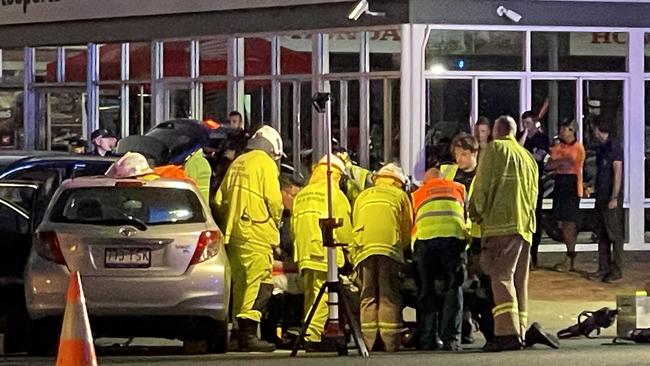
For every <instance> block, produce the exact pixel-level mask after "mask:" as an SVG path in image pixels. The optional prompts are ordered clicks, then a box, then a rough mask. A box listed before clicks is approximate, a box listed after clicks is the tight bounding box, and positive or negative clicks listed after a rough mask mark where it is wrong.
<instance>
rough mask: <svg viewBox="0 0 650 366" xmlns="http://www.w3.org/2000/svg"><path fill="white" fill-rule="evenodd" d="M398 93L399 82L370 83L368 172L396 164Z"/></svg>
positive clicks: (378, 80)
mask: <svg viewBox="0 0 650 366" xmlns="http://www.w3.org/2000/svg"><path fill="white" fill-rule="evenodd" d="M399 91H400V83H399V79H375V80H371V81H370V148H369V150H370V165H369V168H370V169H371V170H376V169H379V168H380V167H381V165H382V164H383V163H389V162H399V98H400V95H399ZM388 126H390V128H389V127H388ZM387 132H388V133H387Z"/></svg>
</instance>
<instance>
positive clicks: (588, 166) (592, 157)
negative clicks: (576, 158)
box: [582, 80, 625, 193]
mask: <svg viewBox="0 0 650 366" xmlns="http://www.w3.org/2000/svg"><path fill="white" fill-rule="evenodd" d="M582 93H583V98H584V101H583V105H584V107H583V120H582V130H583V131H584V132H583V137H582V144H583V145H584V147H585V154H586V158H585V168H584V172H585V173H584V177H583V181H584V183H585V185H586V186H589V187H591V188H592V191H594V189H593V188H594V187H595V183H596V182H595V180H596V168H597V166H596V152H597V151H598V146H599V143H598V141H596V139H595V138H594V137H593V135H592V130H591V126H590V124H589V122H590V120H591V117H592V116H596V115H600V116H602V117H603V118H604V119H605V120H607V121H609V122H610V123H611V124H612V132H611V133H610V138H613V139H615V140H617V141H618V142H619V143H620V144H621V146H625V139H624V137H625V135H624V124H623V112H624V111H623V108H624V103H623V81H622V80H585V81H584V82H583V84H582ZM624 179H625V178H624ZM623 187H625V181H624V182H623ZM592 193H594V192H592Z"/></svg>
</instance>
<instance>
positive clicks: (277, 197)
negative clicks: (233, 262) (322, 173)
mask: <svg viewBox="0 0 650 366" xmlns="http://www.w3.org/2000/svg"><path fill="white" fill-rule="evenodd" d="M278 177H279V171H278V166H277V164H276V163H275V161H273V159H272V158H271V157H270V156H269V155H268V154H267V153H265V152H264V151H261V150H252V151H249V152H247V153H245V154H242V155H241V156H239V157H238V158H237V159H235V161H233V162H232V164H231V165H230V167H229V168H228V171H227V172H226V176H225V177H224V179H223V182H222V183H221V186H220V187H219V190H218V191H217V194H216V197H215V204H216V209H217V212H218V214H219V217H220V219H221V220H220V221H221V222H222V223H223V224H224V225H225V228H222V230H224V235H225V243H226V244H230V245H240V246H242V245H246V246H248V248H249V249H253V250H254V249H256V247H257V248H260V249H261V250H272V249H273V247H275V246H278V245H279V244H280V231H279V225H280V221H281V220H282V210H283V209H284V207H283V204H282V194H281V193H280V181H279V179H278Z"/></svg>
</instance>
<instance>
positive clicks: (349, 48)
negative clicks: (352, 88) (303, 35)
mask: <svg viewBox="0 0 650 366" xmlns="http://www.w3.org/2000/svg"><path fill="white" fill-rule="evenodd" d="M327 37H328V38H329V56H330V72H331V73H336V72H359V70H360V69H359V67H360V65H359V54H360V50H361V46H360V40H359V34H358V33H356V32H346V33H331V34H328V35H327Z"/></svg>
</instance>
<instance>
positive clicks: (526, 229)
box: [469, 116, 557, 352]
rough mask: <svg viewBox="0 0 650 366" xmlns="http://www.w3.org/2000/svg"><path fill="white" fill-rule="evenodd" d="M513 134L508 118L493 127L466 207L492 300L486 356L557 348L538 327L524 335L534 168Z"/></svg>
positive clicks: (514, 127) (513, 124)
mask: <svg viewBox="0 0 650 366" xmlns="http://www.w3.org/2000/svg"><path fill="white" fill-rule="evenodd" d="M516 131H517V123H516V122H515V120H514V119H513V118H512V117H510V116H501V117H499V118H497V119H496V121H495V122H494V127H493V130H492V134H493V137H494V140H493V141H492V142H490V143H489V144H488V146H487V148H485V149H484V150H483V151H481V159H479V165H478V168H477V172H476V178H475V179H474V191H473V194H472V198H471V199H470V202H469V215H470V218H471V219H472V221H473V222H476V223H478V224H479V225H480V226H481V233H482V239H483V243H482V248H481V259H480V263H481V268H482V269H483V270H484V271H485V272H486V273H487V274H488V275H489V276H490V281H491V287H492V292H493V295H494V303H495V307H494V308H493V309H492V315H493V317H494V335H495V337H494V339H493V340H492V341H491V342H488V343H487V344H486V345H485V347H484V350H485V351H489V352H498V351H511V350H520V349H522V348H523V347H524V345H525V346H526V347H529V346H532V344H534V343H544V344H547V345H549V346H551V347H555V346H557V340H556V339H552V340H549V339H548V338H550V336H548V335H547V334H544V333H543V331H542V330H541V328H540V327H539V325H538V324H537V323H535V324H533V326H532V327H531V329H530V330H529V331H528V332H526V331H525V330H526V328H527V325H528V313H527V311H528V274H529V264H530V243H531V241H532V237H533V233H534V232H535V229H536V222H535V208H536V205H537V189H538V188H537V177H538V171H537V170H538V169H537V164H536V162H535V159H534V158H533V156H532V155H531V154H530V153H529V152H528V151H527V150H526V149H525V148H524V147H523V146H521V145H520V144H519V143H518V142H517V140H516V139H515V133H516ZM531 332H532V333H531ZM524 333H525V336H524ZM532 334H534V336H531V335H532ZM540 335H541V336H540ZM529 336H530V337H529Z"/></svg>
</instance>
